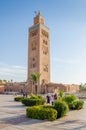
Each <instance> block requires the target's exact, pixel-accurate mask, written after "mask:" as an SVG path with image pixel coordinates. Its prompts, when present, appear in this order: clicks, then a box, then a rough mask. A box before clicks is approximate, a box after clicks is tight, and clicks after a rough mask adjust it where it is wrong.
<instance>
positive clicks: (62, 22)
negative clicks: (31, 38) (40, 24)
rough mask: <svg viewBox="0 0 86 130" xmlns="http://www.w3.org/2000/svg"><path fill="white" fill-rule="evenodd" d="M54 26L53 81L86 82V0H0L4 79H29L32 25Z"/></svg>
mask: <svg viewBox="0 0 86 130" xmlns="http://www.w3.org/2000/svg"><path fill="white" fill-rule="evenodd" d="M38 10H40V11H41V13H42V15H43V16H44V18H45V19H46V25H47V26H48V27H49V28H50V46H51V50H50V51H51V81H52V82H57V83H78V84H80V83H85V82H86V0H47V1H46V0H0V79H7V80H11V79H13V80H14V81H25V80H26V79H27V53H28V52H27V51H28V28H29V27H30V26H31V25H32V24H33V17H34V16H35V14H34V11H38Z"/></svg>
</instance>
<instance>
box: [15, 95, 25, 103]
mask: <svg viewBox="0 0 86 130" xmlns="http://www.w3.org/2000/svg"><path fill="white" fill-rule="evenodd" d="M23 99H24V97H23V96H17V97H15V98H14V101H18V102H21V101H22V100H23Z"/></svg>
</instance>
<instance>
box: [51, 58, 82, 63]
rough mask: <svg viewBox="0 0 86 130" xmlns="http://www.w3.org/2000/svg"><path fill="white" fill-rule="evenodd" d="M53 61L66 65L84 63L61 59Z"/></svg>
mask: <svg viewBox="0 0 86 130" xmlns="http://www.w3.org/2000/svg"><path fill="white" fill-rule="evenodd" d="M52 60H53V61H55V62H59V63H65V64H77V63H82V61H81V60H77V59H76V60H72V59H61V58H56V57H54V58H52Z"/></svg>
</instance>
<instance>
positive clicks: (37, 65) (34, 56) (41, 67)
mask: <svg viewBox="0 0 86 130" xmlns="http://www.w3.org/2000/svg"><path fill="white" fill-rule="evenodd" d="M34 72H39V73H40V74H41V76H40V80H39V85H38V89H37V91H38V93H41V91H42V86H43V84H44V83H49V82H50V31H49V28H48V27H47V26H46V25H45V19H44V18H43V16H42V15H41V14H40V12H38V14H37V15H36V16H35V17H34V24H33V26H31V27H30V28H29V34H28V81H29V82H30V75H31V74H32V73H34ZM29 86H30V85H29ZM33 91H34V90H33Z"/></svg>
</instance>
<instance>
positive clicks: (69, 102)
mask: <svg viewBox="0 0 86 130" xmlns="http://www.w3.org/2000/svg"><path fill="white" fill-rule="evenodd" d="M75 100H77V97H76V96H75V95H68V96H65V97H63V101H65V102H66V103H67V104H68V106H69V108H70V104H71V103H72V102H73V101H75Z"/></svg>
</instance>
